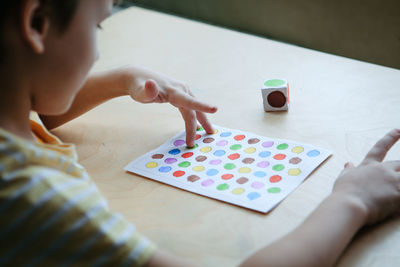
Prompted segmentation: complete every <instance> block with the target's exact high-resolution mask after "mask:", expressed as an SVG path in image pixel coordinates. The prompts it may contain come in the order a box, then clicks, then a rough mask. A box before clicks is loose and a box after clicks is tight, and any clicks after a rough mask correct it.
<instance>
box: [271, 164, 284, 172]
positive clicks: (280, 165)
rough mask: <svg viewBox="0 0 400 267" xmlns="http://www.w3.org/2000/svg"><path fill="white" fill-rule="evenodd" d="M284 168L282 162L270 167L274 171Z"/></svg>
mask: <svg viewBox="0 0 400 267" xmlns="http://www.w3.org/2000/svg"><path fill="white" fill-rule="evenodd" d="M284 168H285V166H283V165H282V164H277V165H275V166H274V167H272V169H273V170H274V171H281V170H283V169H284Z"/></svg>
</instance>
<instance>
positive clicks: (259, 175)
mask: <svg viewBox="0 0 400 267" xmlns="http://www.w3.org/2000/svg"><path fill="white" fill-rule="evenodd" d="M254 176H256V177H260V178H263V177H265V176H267V174H266V173H265V172H263V171H257V172H255V173H254Z"/></svg>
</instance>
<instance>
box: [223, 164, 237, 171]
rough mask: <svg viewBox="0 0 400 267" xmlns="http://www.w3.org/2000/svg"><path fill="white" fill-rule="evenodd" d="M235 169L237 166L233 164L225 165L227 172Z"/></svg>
mask: <svg viewBox="0 0 400 267" xmlns="http://www.w3.org/2000/svg"><path fill="white" fill-rule="evenodd" d="M235 167H236V166H235V164H233V163H228V164H225V165H224V168H225V169H226V170H233V169H234V168H235Z"/></svg>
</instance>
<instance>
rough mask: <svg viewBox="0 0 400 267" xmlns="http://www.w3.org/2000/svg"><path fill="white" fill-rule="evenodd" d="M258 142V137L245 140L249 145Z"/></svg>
mask: <svg viewBox="0 0 400 267" xmlns="http://www.w3.org/2000/svg"><path fill="white" fill-rule="evenodd" d="M258 142H260V139H258V138H251V139H249V141H247V143H249V144H250V145H252V144H257V143H258Z"/></svg>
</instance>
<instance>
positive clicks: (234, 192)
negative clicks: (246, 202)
mask: <svg viewBox="0 0 400 267" xmlns="http://www.w3.org/2000/svg"><path fill="white" fill-rule="evenodd" d="M243 192H244V189H243V188H235V189H233V190H232V194H235V195H240V194H242V193H243Z"/></svg>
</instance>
